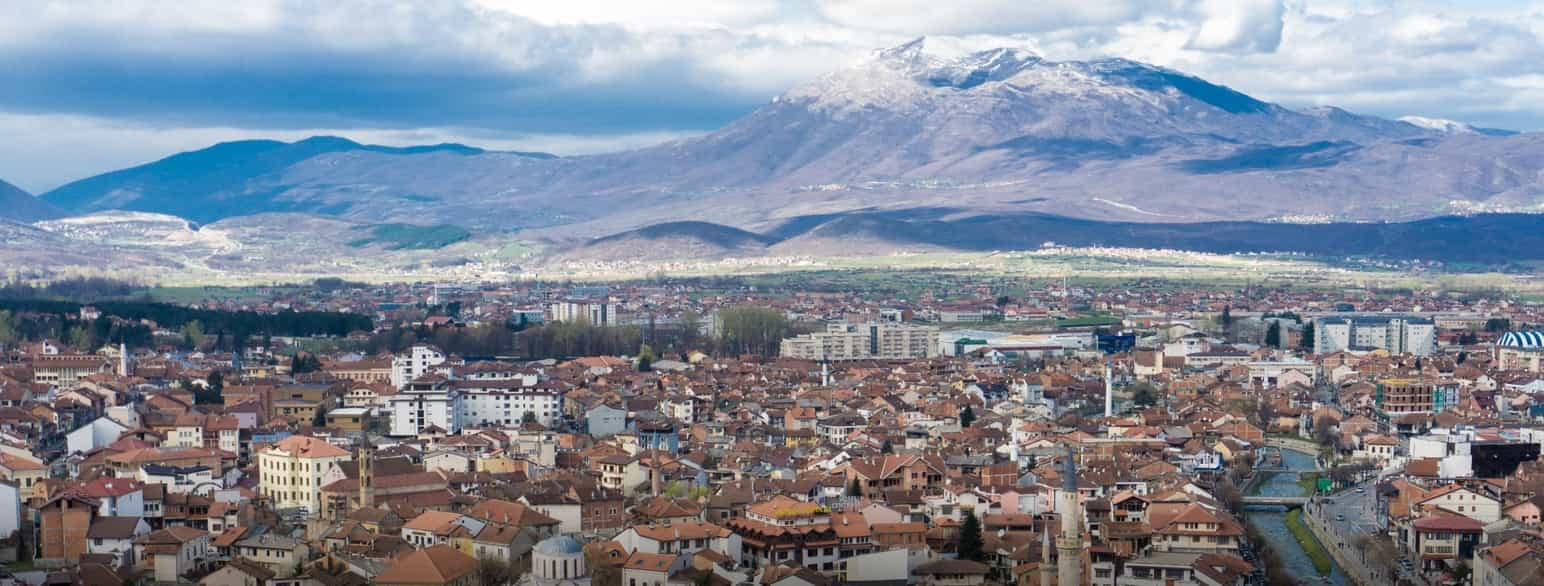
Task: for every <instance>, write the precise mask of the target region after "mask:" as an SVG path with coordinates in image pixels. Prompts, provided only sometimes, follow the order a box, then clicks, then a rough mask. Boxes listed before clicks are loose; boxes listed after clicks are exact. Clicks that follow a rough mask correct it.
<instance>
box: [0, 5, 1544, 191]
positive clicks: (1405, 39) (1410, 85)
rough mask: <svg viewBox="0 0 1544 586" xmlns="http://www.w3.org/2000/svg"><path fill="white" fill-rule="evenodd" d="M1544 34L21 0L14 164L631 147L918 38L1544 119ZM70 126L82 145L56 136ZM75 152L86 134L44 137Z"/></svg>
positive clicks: (837, 13)
mask: <svg viewBox="0 0 1544 586" xmlns="http://www.w3.org/2000/svg"><path fill="white" fill-rule="evenodd" d="M941 6H947V8H946V9H943V8H941ZM1541 28H1544V17H1541V15H1540V14H1538V13H1537V12H1536V11H1535V12H1529V11H1528V10H1526V9H1521V8H1515V7H1511V6H1507V5H1504V4H1501V3H1495V4H1492V3H1483V2H1482V3H1478V4H1474V5H1472V6H1463V7H1455V6H1446V5H1441V4H1440V3H1439V4H1435V5H1427V4H1423V3H1411V2H1399V3H1387V4H1377V3H1374V4H1371V5H1369V4H1366V3H1361V2H1358V3H1355V4H1352V3H1350V2H1342V1H1329V0H1299V1H1296V2H1285V3H1284V2H1283V1H1282V0H1159V1H1152V0H1141V1H1124V0H1112V1H1109V2H1087V1H1086V0H1085V1H1061V0H1053V1H1047V2H1016V1H1001V0H961V1H959V2H952V3H948V4H947V5H940V4H939V3H936V2H924V1H920V0H915V1H914V0H884V1H880V0H788V1H778V0H744V1H735V2H717V1H707V0H677V1H671V2H612V1H606V0H569V1H565V2H526V1H522V0H459V1H450V0H448V1H445V2H420V3H399V2H387V1H382V0H337V1H332V2H308V1H300V0H249V1H246V2H221V1H189V2H176V3H167V2H154V1H148V0H146V1H131V0H70V1H57V2H10V3H0V78H3V79H5V80H6V83H4V84H0V131H6V132H5V134H6V136H8V137H9V140H7V141H0V177H3V178H6V179H9V180H12V181H13V182H16V183H19V184H21V185H23V186H25V187H29V188H33V189H41V188H45V187H49V186H52V185H55V184H58V183H60V182H62V181H65V180H67V179H71V178H75V177H79V176H82V175H86V174H89V173H93V172H98V171H101V170H104V169H106V168H109V167H113V166H119V165H125V164H130V163H134V162H139V161H143V160H148V159H152V158H155V157H157V156H160V155H163V154H165V152H166V149H168V148H194V147H197V146H201V143H200V141H203V140H206V139H208V138H210V137H221V138H227V137H229V138H234V137H237V136H279V137H289V136H300V135H305V134H308V133H313V132H321V131H329V132H335V133H345V134H348V135H350V136H356V137H377V138H383V139H387V140H397V139H402V140H409V139H411V137H415V136H432V137H436V138H441V139H446V140H465V141H468V142H472V143H475V144H479V145H484V146H496V147H509V148H523V149H530V150H556V151H558V152H561V153H569V152H591V151H594V150H605V149H607V148H622V147H630V146H636V145H637V144H640V143H641V142H643V141H645V140H649V139H664V138H673V137H678V136H683V135H686V134H690V133H694V132H702V131H706V130H709V129H712V128H714V127H717V126H719V125H721V124H723V123H725V122H726V121H728V120H731V119H733V118H735V117H736V116H739V115H741V114H743V113H745V112H747V111H749V110H750V109H752V108H754V107H755V106H756V105H757V104H760V103H762V102H764V101H766V100H767V99H769V98H770V97H772V96H774V95H776V94H778V93H780V92H782V91H783V90H785V89H787V88H789V87H790V86H792V85H795V84H797V83H799V82H801V81H803V80H807V79H810V78H813V77H815V76H818V75H819V74H821V73H823V72H825V71H829V70H831V69H833V68H836V67H840V66H843V65H845V64H848V63H851V62H852V61H854V60H856V59H858V58H861V57H862V56H864V55H867V54H868V53H869V52H870V51H872V50H873V49H875V48H880V47H885V46H891V45H895V44H898V43H900V42H904V41H905V40H907V39H909V38H911V37H914V36H918V35H933V36H942V37H943V38H940V39H938V42H936V43H931V42H930V43H929V45H930V47H940V46H942V47H948V46H957V47H960V48H961V50H965V49H970V48H981V47H986V46H1000V45H1012V46H1019V47H1027V48H1032V49H1034V50H1036V51H1039V52H1041V53H1043V54H1045V55H1046V56H1047V57H1049V58H1052V59H1071V58H1087V57H1096V56H1111V55H1113V56H1124V57H1130V58H1134V59H1139V60H1144V61H1149V62H1154V63H1157V64H1160V65H1166V66H1170V67H1174V68H1176V69H1181V70H1185V71H1189V72H1192V73H1196V74H1198V75H1202V76H1204V77H1207V78H1209V79H1212V80H1214V81H1217V82H1219V83H1224V84H1227V85H1230V86H1232V87H1235V88H1238V89H1240V90H1243V91H1246V92H1249V93H1252V94H1254V95H1257V96H1259V97H1261V98H1263V99H1267V100H1272V101H1278V102H1282V103H1285V104H1287V105H1289V106H1306V105H1316V104H1334V105H1340V106H1345V107H1348V108H1351V109H1354V110H1358V111H1362V112H1367V113H1373V114H1380V115H1385V116H1401V115H1407V114H1412V115H1422V116H1429V117H1443V118H1456V119H1460V120H1463V121H1466V122H1474V123H1478V124H1482V125H1487V126H1502V127H1512V128H1519V129H1524V130H1531V129H1535V128H1538V127H1540V126H1541V125H1544V124H1541V122H1544V106H1541V105H1540V104H1544V100H1540V99H1539V98H1540V97H1544V95H1541V94H1544V81H1541V79H1540V77H1539V76H1538V74H1537V72H1536V65H1535V64H1536V63H1538V62H1539V60H1540V59H1541V58H1544V45H1541V42H1540V38H1539V34H1538V33H1537V32H1536V31H1539V30H1541ZM59 121H68V123H67V124H65V125H64V126H63V127H62V129H61V130H62V132H63V133H64V135H66V136H69V137H72V138H69V139H68V140H61V139H60V138H59V137H57V136H44V135H40V134H38V133H45V134H46V133H49V132H50V130H51V127H52V125H53V124H55V123H58V122H59ZM145 136H154V137H156V138H157V140H136V139H143V138H144V137H145ZM60 144H72V145H76V148H77V149H78V150H76V151H74V152H58V153H47V152H46V151H42V152H40V148H41V149H47V148H50V147H51V146H55V145H60ZM50 155H53V160H54V161H55V162H54V163H52V164H48V163H46V162H44V161H43V160H42V159H45V158H48V157H49V156H50ZM18 161H27V163H21V162H18Z"/></svg>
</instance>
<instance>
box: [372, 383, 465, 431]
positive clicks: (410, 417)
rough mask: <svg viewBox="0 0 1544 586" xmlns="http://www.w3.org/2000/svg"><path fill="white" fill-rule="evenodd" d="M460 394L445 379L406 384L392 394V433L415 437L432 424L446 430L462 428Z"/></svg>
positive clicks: (459, 429)
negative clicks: (458, 404) (459, 405)
mask: <svg viewBox="0 0 1544 586" xmlns="http://www.w3.org/2000/svg"><path fill="white" fill-rule="evenodd" d="M458 398H459V395H458V393H457V391H456V389H455V388H453V387H451V386H450V382H449V381H446V380H432V381H419V382H414V383H411V384H409V385H408V386H407V387H406V388H404V389H402V391H401V392H399V393H397V394H396V395H393V396H392V397H391V432H390V434H391V435H394V436H416V435H418V432H419V431H420V430H422V429H424V428H425V427H428V426H430V425H433V426H435V427H438V428H440V429H441V430H444V431H445V432H446V433H457V432H460V431H461V416H460V415H461V411H460V409H458V408H457V400H458Z"/></svg>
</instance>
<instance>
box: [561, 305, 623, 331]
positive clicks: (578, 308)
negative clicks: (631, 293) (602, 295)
mask: <svg viewBox="0 0 1544 586" xmlns="http://www.w3.org/2000/svg"><path fill="white" fill-rule="evenodd" d="M547 320H548V321H555V322H559V321H566V322H574V321H585V322H589V324H590V325H592V326H614V325H618V324H620V323H621V312H620V309H619V307H618V306H617V304H615V303H611V302H607V301H559V302H556V303H553V304H552V305H549V306H547Z"/></svg>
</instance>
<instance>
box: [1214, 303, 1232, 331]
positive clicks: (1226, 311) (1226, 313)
mask: <svg viewBox="0 0 1544 586" xmlns="http://www.w3.org/2000/svg"><path fill="white" fill-rule="evenodd" d="M1217 321H1218V322H1219V323H1221V324H1222V329H1224V330H1228V329H1232V328H1233V307H1232V306H1227V307H1223V308H1222V317H1221V318H1218V320H1217Z"/></svg>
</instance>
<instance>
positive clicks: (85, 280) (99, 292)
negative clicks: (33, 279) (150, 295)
mask: <svg viewBox="0 0 1544 586" xmlns="http://www.w3.org/2000/svg"><path fill="white" fill-rule="evenodd" d="M138 289H139V286H138V285H135V284H133V283H127V282H124V281H118V280H114V279H107V278H102V277H75V278H71V279H61V280H57V281H52V282H49V283H48V284H46V285H33V284H30V283H26V282H22V281H12V282H9V283H6V284H5V285H3V286H0V299H61V300H70V301H90V300H93V299H114V298H124V297H128V296H130V295H133V294H134V292H135V291H136V290H138Z"/></svg>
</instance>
